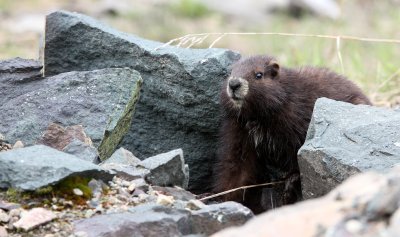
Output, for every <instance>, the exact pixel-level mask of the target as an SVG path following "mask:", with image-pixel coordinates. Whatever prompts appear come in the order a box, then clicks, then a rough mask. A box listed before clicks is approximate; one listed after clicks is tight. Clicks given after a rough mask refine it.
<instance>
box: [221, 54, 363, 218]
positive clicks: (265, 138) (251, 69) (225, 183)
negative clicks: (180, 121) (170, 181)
mask: <svg viewBox="0 0 400 237" xmlns="http://www.w3.org/2000/svg"><path fill="white" fill-rule="evenodd" d="M320 97H327V98H330V99H334V100H339V101H345V102H349V103H352V104H368V105H370V104H371V102H370V101H369V99H368V98H367V97H366V96H365V95H364V94H363V93H362V91H361V90H360V89H359V88H358V87H357V86H356V85H355V84H353V83H352V82H351V81H349V80H347V79H346V78H345V77H343V76H341V75H338V74H336V73H334V72H332V71H330V70H328V69H326V68H316V67H309V66H307V67H302V68H299V69H290V68H285V67H280V66H279V64H278V63H277V61H276V60H275V59H274V58H273V57H269V56H262V55H259V56H252V57H248V58H245V59H241V60H239V61H238V62H236V63H235V64H234V65H233V67H232V72H231V75H230V76H229V77H228V78H227V80H226V81H225V83H224V85H223V88H222V92H221V98H220V104H221V107H222V113H223V115H222V125H221V130H220V144H219V149H218V161H217V164H216V166H215V169H214V174H215V183H214V192H222V191H226V190H229V189H233V188H237V187H240V186H246V185H254V184H262V183H266V182H279V181H280V182H281V184H280V185H275V186H272V187H270V188H265V187H261V188H250V189H247V190H240V191H236V192H233V193H229V194H226V195H224V196H223V200H224V201H228V200H230V201H237V202H240V203H243V204H244V205H245V206H247V207H249V208H250V209H252V210H253V212H255V213H260V212H263V211H265V210H268V209H271V208H274V207H278V206H281V205H284V204H290V203H294V202H296V201H299V200H301V199H302V195H301V186H300V174H299V168H298V164H297V152H298V150H299V148H300V147H301V146H302V144H303V143H304V140H305V137H306V133H307V129H308V125H309V123H310V119H311V115H312V111H313V107H314V104H315V101H316V100H317V99H318V98H320Z"/></svg>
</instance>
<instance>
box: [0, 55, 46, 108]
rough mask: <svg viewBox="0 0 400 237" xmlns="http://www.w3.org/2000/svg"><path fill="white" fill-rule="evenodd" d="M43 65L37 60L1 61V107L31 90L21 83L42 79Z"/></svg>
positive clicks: (15, 59)
mask: <svg viewBox="0 0 400 237" xmlns="http://www.w3.org/2000/svg"><path fill="white" fill-rule="evenodd" d="M41 69H42V65H41V64H40V63H39V62H38V61H35V60H29V59H22V58H13V59H8V60H0V105H1V104H3V103H5V102H7V101H8V100H10V99H13V98H14V97H16V96H19V95H22V94H24V93H25V92H26V91H28V89H29V88H24V87H21V86H20V84H21V83H25V82H27V81H31V80H35V79H40V77H41V76H42V73H41Z"/></svg>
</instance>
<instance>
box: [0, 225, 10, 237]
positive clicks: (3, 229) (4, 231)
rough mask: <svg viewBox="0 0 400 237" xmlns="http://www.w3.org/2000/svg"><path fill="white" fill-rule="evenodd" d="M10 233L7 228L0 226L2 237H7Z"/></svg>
mask: <svg viewBox="0 0 400 237" xmlns="http://www.w3.org/2000/svg"><path fill="white" fill-rule="evenodd" d="M7 236H8V233H7V230H6V228H4V227H3V226H0V237H7Z"/></svg>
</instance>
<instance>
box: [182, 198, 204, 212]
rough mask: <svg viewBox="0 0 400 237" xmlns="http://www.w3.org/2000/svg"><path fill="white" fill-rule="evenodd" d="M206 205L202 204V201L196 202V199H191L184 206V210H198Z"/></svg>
mask: <svg viewBox="0 0 400 237" xmlns="http://www.w3.org/2000/svg"><path fill="white" fill-rule="evenodd" d="M205 205H206V204H204V203H203V202H202V201H200V200H196V199H192V200H189V202H187V204H186V208H187V209H189V210H194V211H197V210H200V209H201V208H203V207H204V206H205Z"/></svg>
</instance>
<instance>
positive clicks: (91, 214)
mask: <svg viewBox="0 0 400 237" xmlns="http://www.w3.org/2000/svg"><path fill="white" fill-rule="evenodd" d="M94 214H95V211H93V210H92V209H89V210H87V211H86V212H85V218H90V217H92V216H93V215H94Z"/></svg>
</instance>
